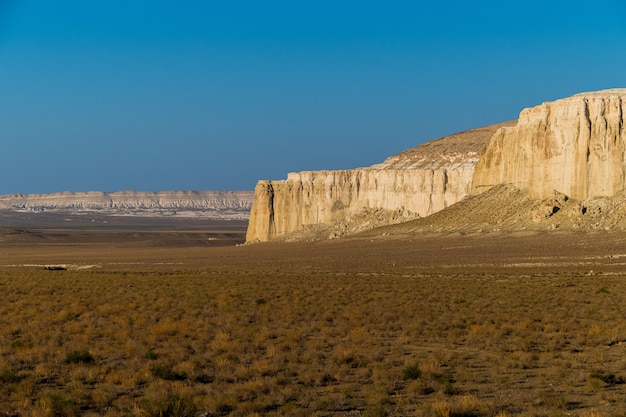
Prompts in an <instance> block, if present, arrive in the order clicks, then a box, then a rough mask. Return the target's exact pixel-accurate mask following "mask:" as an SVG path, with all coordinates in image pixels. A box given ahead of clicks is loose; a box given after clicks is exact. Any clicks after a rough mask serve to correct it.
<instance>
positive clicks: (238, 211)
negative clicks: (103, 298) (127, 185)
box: [0, 191, 254, 219]
mask: <svg viewBox="0 0 626 417" xmlns="http://www.w3.org/2000/svg"><path fill="white" fill-rule="evenodd" d="M253 199H254V194H253V192H252V191H160V192H139V191H119V192H111V193H106V192H99V191H91V192H84V193H81V192H61V193H52V194H4V195H0V209H2V210H12V211H30V212H40V211H66V212H73V213H76V212H82V211H98V212H102V213H108V214H136V215H152V216H157V215H173V214H177V215H190V216H204V217H211V218H237V219H246V218H248V216H249V212H250V208H251V207H252V202H253Z"/></svg>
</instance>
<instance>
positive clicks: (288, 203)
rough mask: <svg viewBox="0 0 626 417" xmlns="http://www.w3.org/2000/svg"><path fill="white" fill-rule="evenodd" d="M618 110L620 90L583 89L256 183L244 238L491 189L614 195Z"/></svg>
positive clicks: (619, 180)
mask: <svg viewBox="0 0 626 417" xmlns="http://www.w3.org/2000/svg"><path fill="white" fill-rule="evenodd" d="M625 114H626V89H611V90H604V91H597V92H591V93H582V94H577V95H575V96H572V97H569V98H565V99H561V100H557V101H554V102H549V103H543V104H541V105H539V106H536V107H533V108H529V109H525V110H523V111H522V112H521V113H520V117H519V120H518V121H517V123H516V124H513V123H503V124H501V125H494V126H490V127H487V128H482V129H476V130H474V131H468V132H463V133H460V134H457V135H452V136H449V137H446V138H442V139H439V140H436V141H432V142H429V143H426V144H424V145H421V146H418V147H416V148H413V149H410V150H408V151H405V152H403V153H401V154H399V155H396V156H393V157H390V158H388V159H387V160H386V161H385V162H383V163H382V164H379V165H374V166H372V167H369V168H360V169H354V170H345V171H313V172H300V173H292V174H289V175H288V177H287V180H283V181H260V182H259V183H258V184H257V187H256V190H255V201H254V204H253V206H252V210H251V214H250V224H249V227H248V233H247V241H249V242H251V241H266V240H271V239H274V238H279V237H281V236H285V235H289V234H291V235H294V234H295V233H296V232H298V231H302V230H307V229H312V228H315V227H317V228H319V227H322V228H324V227H325V228H326V229H325V230H331V231H332V233H331V234H330V237H334V236H338V235H341V234H343V233H344V232H348V233H349V232H354V231H359V230H365V229H368V228H373V227H376V226H379V225H383V224H390V223H394V222H396V223H397V222H401V221H404V220H408V219H411V218H414V217H418V216H419V217H424V216H428V215H430V214H433V213H435V212H438V211H440V210H442V209H444V208H446V207H448V206H450V205H452V204H454V203H456V202H458V201H460V200H462V199H464V198H465V197H466V196H467V195H468V194H470V192H471V193H472V194H480V193H482V192H484V191H487V190H489V189H491V188H492V187H494V186H497V185H512V186H514V187H515V188H516V189H519V190H523V191H524V192H527V194H528V196H529V198H531V199H536V200H539V199H546V198H552V197H554V195H563V196H564V198H570V199H574V200H589V199H595V198H607V197H608V198H610V197H614V196H617V195H618V194H621V193H623V192H624V191H626V179H625V178H626V143H625V141H626V130H625V129H626V128H625V125H624V115H625ZM555 192H556V194H555ZM372 213H374V214H376V216H372ZM381 213H382V215H381ZM296 237H297V236H296Z"/></svg>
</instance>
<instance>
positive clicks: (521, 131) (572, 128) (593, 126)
mask: <svg viewBox="0 0 626 417" xmlns="http://www.w3.org/2000/svg"><path fill="white" fill-rule="evenodd" d="M625 113H626V89H612V90H604V91H597V92H592V93H582V94H577V95H575V96H572V97H569V98H565V99H561V100H557V101H554V102H549V103H543V104H541V105H539V106H536V107H533V108H529V109H525V110H523V111H522V112H521V114H520V117H519V121H518V123H517V125H516V126H512V127H503V128H502V129H500V130H498V131H497V132H496V134H495V135H494V136H493V138H492V139H491V141H490V143H489V146H488V147H487V148H486V150H485V152H484V154H483V155H482V157H481V159H480V161H479V162H478V164H477V165H476V169H475V172H474V178H473V185H472V189H473V192H474V193H481V192H483V191H485V190H488V189H489V188H491V187H493V186H495V185H498V184H510V185H513V186H515V187H517V188H519V189H522V190H526V191H528V195H529V197H530V198H532V199H542V198H547V197H549V196H551V195H553V194H554V191H555V190H556V191H558V192H560V193H563V194H565V195H567V196H569V197H570V198H572V199H575V200H586V199H593V198H597V197H612V196H615V195H617V194H619V193H621V192H622V191H624V189H625V186H626V184H625V179H624V177H625V171H626V153H625V151H626V146H625V143H624V141H625V140H626V131H625V127H624V114H625Z"/></svg>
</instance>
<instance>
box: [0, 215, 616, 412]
mask: <svg viewBox="0 0 626 417" xmlns="http://www.w3.org/2000/svg"><path fill="white" fill-rule="evenodd" d="M63 222H65V223H60V224H56V223H53V224H52V225H51V226H50V227H46V228H38V227H35V226H34V225H33V224H30V225H28V224H23V225H22V226H28V227H23V228H20V229H16V228H8V229H4V230H3V231H2V232H1V233H0V243H1V245H0V287H1V291H0V294H1V295H0V297H1V300H2V303H0V309H1V310H2V311H1V314H0V321H1V325H0V352H1V355H0V384H1V387H2V389H1V391H0V412H1V413H2V414H4V415H10V416H17V415H29V416H64V415H68V416H71V415H75V416H78V415H90V416H96V415H106V416H126V415H134V416H199V415H204V416H226V415H229V416H254V415H273V416H281V415H282V416H361V415H363V416H457V417H458V416H475V417H477V416H501V417H503V416H569V415H574V416H623V415H625V411H624V410H626V385H625V384H624V382H625V379H624V378H626V359H625V357H626V356H625V355H624V354H625V349H626V280H625V277H626V235H624V234H623V233H617V232H585V233H583V232H573V231H566V232H563V231H559V230H555V231H551V232H537V231H533V232H530V231H521V232H491V233H486V232H479V233H471V234H463V233H459V232H443V233H424V232H411V233H404V234H389V235H387V236H384V235H386V233H385V232H384V231H383V232H381V231H375V232H370V233H368V234H363V235H355V236H353V237H350V238H344V239H337V240H327V241H318V242H294V243H263V244H253V245H237V244H239V243H242V242H243V240H244V233H245V223H244V222H239V223H238V222H225V223H219V222H218V223H212V224H207V223H206V221H205V224H204V226H201V221H199V220H196V223H193V222H189V223H184V224H172V223H171V222H170V223H167V224H161V225H158V224H143V225H142V226H140V227H138V226H136V225H135V226H132V225H129V224H117V225H111V224H109V223H107V226H106V227H105V226H101V227H93V225H84V224H79V225H76V224H75V223H74V224H73V225H72V226H71V227H70V226H68V223H71V222H70V221H68V220H63ZM61 226H64V227H61ZM390 230H392V229H390ZM46 268H48V269H46Z"/></svg>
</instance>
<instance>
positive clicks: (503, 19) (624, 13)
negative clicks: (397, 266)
mask: <svg viewBox="0 0 626 417" xmlns="http://www.w3.org/2000/svg"><path fill="white" fill-rule="evenodd" d="M625 22H626V6H625V5H624V2H623V0H614V1H612V0H599V1H595V2H588V1H585V2H582V1H576V0H572V1H545V0H543V1H538V0H527V1H524V2H502V1H473V2H467V1H440V2H434V1H433V2H421V1H393V0H390V1H385V2H382V1H368V0H360V1H339V0H335V1H325V0H316V1H271V0H266V1H243V0H242V1H237V0H232V1H211V0H206V1H191V0H190V1H178V2H174V1H165V0H163V1H159V0H152V1H144V0H132V1H128V0H126V1H121V0H107V1H99V0H93V1H84V0H76V1H70V0H67V1H66V0H59V1H49V0H13V1H7V0H0V126H1V128H0V135H1V136H0V143H1V144H2V164H0V193H13V192H23V193H47V192H55V191H65V190H69V191H88V190H102V191H116V190H124V189H134V190H146V191H156V190H168V189H205V190H209V189H222V190H229V189H233V190H234V189H253V188H254V185H255V183H256V181H257V180H259V179H282V178H286V175H287V173H288V172H290V171H302V170H317V169H344V168H345V169H348V168H355V167H360V166H368V165H371V164H374V163H377V162H380V161H382V160H384V159H385V158H386V157H387V156H390V155H393V154H395V153H397V152H400V151H402V150H404V149H407V148H410V147H413V146H416V145H418V144H420V143H423V142H425V141H428V140H431V139H434V138H437V137H440V136H443V135H446V134H449V133H454V132H457V131H462V130H466V129H470V128H473V127H479V126H483V125H487V124H492V123H496V122H500V121H504V120H510V119H515V118H517V115H518V113H519V111H520V110H521V109H522V108H524V107H528V106H533V105H537V104H540V103H541V102H544V101H550V100H554V99H558V98H561V97H566V96H569V95H572V94H575V93H578V92H582V91H590V90H599V89H605V88H612V87H626V23H625Z"/></svg>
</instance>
